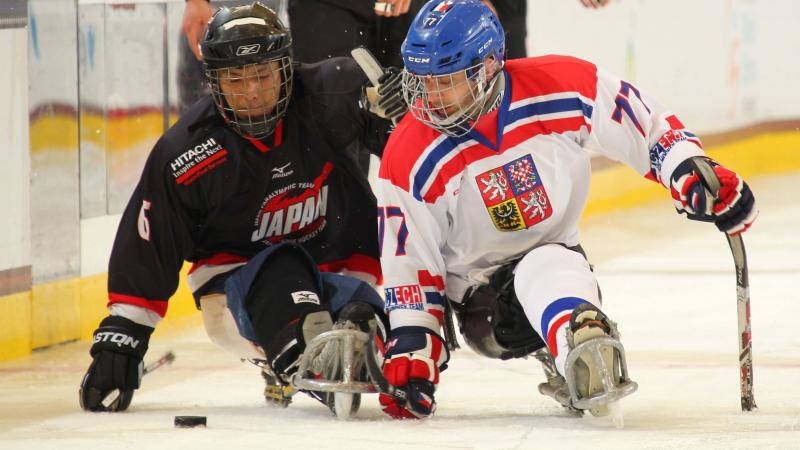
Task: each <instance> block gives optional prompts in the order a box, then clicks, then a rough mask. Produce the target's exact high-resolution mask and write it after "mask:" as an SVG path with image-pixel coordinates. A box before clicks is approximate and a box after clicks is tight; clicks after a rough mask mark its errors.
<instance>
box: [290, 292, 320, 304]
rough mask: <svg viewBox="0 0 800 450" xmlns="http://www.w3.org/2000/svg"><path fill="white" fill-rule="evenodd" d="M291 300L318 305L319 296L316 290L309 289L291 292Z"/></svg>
mask: <svg viewBox="0 0 800 450" xmlns="http://www.w3.org/2000/svg"><path fill="white" fill-rule="evenodd" d="M292 300H294V302H295V303H296V304H298V303H314V304H317V305H319V297H318V296H317V294H316V292H311V291H297V292H292Z"/></svg>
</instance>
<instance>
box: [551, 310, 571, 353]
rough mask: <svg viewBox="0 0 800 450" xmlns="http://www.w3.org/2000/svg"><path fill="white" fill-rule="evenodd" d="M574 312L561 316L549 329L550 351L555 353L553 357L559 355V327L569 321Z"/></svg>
mask: <svg viewBox="0 0 800 450" xmlns="http://www.w3.org/2000/svg"><path fill="white" fill-rule="evenodd" d="M571 315H572V313H569V314H564V315H563V316H561V317H559V318H558V319H556V320H555V322H553V324H552V325H550V329H549V330H548V331H547V348H548V349H550V353H551V354H552V355H553V358H555V357H557V356H558V342H557V341H556V333H558V329H559V328H561V325H564V322H567V321H569V318H570V317H571Z"/></svg>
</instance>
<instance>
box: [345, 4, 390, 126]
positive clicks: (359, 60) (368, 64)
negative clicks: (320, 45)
mask: <svg viewBox="0 0 800 450" xmlns="http://www.w3.org/2000/svg"><path fill="white" fill-rule="evenodd" d="M376 5H377V3H376ZM350 55H351V56H352V57H353V60H355V62H356V64H358V66H359V67H360V68H361V70H362V71H363V72H364V74H365V75H366V76H367V78H368V79H369V82H370V83H371V84H372V86H373V87H378V86H379V85H380V84H381V82H380V79H381V77H382V76H383V75H384V74H385V73H386V70H384V68H383V67H382V66H381V63H379V62H378V60H377V59H375V56H374V55H373V54H372V52H370V51H369V50H367V49H366V48H364V47H356V48H354V49H352V50H350ZM371 101H374V100H372V99H371ZM391 122H392V124H393V125H397V121H396V120H395V119H391Z"/></svg>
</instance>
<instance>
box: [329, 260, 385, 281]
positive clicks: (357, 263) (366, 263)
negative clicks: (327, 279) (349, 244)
mask: <svg viewBox="0 0 800 450" xmlns="http://www.w3.org/2000/svg"><path fill="white" fill-rule="evenodd" d="M318 267H319V270H321V271H323V272H333V273H336V272H341V271H342V270H345V269H347V270H350V271H353V272H361V273H366V274H369V275H371V276H373V277H374V278H375V283H377V284H382V283H383V274H382V272H381V265H380V263H379V262H378V260H377V259H375V258H371V257H369V256H367V255H360V254H353V255H351V256H350V257H349V258H345V259H340V260H338V261H332V262H327V263H324V264H319V265H318Z"/></svg>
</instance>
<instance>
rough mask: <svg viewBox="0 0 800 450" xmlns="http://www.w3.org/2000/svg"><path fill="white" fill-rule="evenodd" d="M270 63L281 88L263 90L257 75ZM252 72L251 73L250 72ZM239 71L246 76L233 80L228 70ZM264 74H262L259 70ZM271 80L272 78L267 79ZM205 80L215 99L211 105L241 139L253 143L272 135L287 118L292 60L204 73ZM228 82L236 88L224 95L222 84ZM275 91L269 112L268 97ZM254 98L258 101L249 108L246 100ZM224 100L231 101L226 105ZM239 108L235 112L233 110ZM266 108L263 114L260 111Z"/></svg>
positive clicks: (210, 70) (272, 87) (288, 58)
mask: <svg viewBox="0 0 800 450" xmlns="http://www.w3.org/2000/svg"><path fill="white" fill-rule="evenodd" d="M273 61H278V63H279V64H278V67H277V68H276V69H275V70H274V71H273V72H272V73H275V72H277V74H276V75H277V77H276V78H277V79H278V80H280V84H279V85H278V86H277V87H276V86H275V85H268V86H266V87H264V85H263V82H264V76H263V75H259V72H258V71H259V69H260V67H261V66H264V65H269V64H270V63H271V62H273ZM251 68H252V69H251ZM233 69H238V70H241V73H242V74H247V76H234V75H233V74H232V73H231V70H233ZM262 71H263V70H262ZM268 76H271V75H268ZM206 77H207V78H208V82H209V84H210V86H211V95H212V97H213V98H214V103H215V104H216V105H217V109H218V110H219V112H220V114H222V117H223V118H224V119H225V121H226V122H227V123H228V125H229V126H230V127H231V128H233V129H234V130H235V131H236V132H237V133H239V134H240V135H242V136H244V137H251V138H255V139H262V138H265V137H267V136H269V135H270V134H272V132H273V131H275V128H276V127H277V126H278V121H279V120H280V119H281V118H282V117H283V116H284V114H286V110H287V108H288V107H289V97H290V96H291V93H292V58H291V57H290V56H284V57H282V58H280V59H274V60H270V61H264V62H262V63H258V64H247V65H244V66H234V67H227V68H222V69H207V70H206ZM223 81H229V82H230V83H229V84H228V85H229V86H237V87H236V88H235V89H231V92H227V93H225V94H223V92H222V87H221V86H222V82H223ZM253 83H255V85H256V86H257V90H256V91H250V90H249V89H252V87H251V85H252V84H253ZM275 89H276V90H277V91H278V92H277V94H278V95H277V98H276V99H275V100H274V102H275V104H274V106H273V107H272V108H271V109H270V108H269V102H270V101H271V99H270V97H271V96H272V94H273V92H272V91H273V90H275ZM252 96H255V97H256V98H257V99H258V100H257V101H256V104H255V105H253V104H252V103H251V104H250V106H247V105H248V102H247V100H246V98H245V97H252ZM226 97H227V98H230V99H231V101H230V102H229V101H228V100H227V99H226ZM232 104H235V105H238V108H235V107H234V106H232ZM264 108H266V109H265V110H264V111H263V112H259V110H261V109H264Z"/></svg>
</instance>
